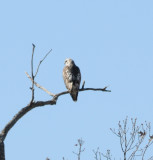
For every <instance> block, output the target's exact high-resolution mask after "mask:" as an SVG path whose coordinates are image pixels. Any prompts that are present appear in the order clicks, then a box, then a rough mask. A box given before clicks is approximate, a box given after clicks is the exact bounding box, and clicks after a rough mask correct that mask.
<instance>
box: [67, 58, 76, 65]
mask: <svg viewBox="0 0 153 160" xmlns="http://www.w3.org/2000/svg"><path fill="white" fill-rule="evenodd" d="M64 64H65V65H66V66H69V67H72V66H73V65H75V63H74V61H73V60H72V59H70V58H67V59H66V60H65V63H64Z"/></svg>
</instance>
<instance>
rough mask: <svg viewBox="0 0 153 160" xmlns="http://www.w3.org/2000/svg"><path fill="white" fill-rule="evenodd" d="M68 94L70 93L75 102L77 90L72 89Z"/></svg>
mask: <svg viewBox="0 0 153 160" xmlns="http://www.w3.org/2000/svg"><path fill="white" fill-rule="evenodd" d="M70 95H71V97H72V99H73V101H75V102H76V101H77V98H78V91H72V92H71V93H70Z"/></svg>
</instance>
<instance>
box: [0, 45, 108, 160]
mask: <svg viewBox="0 0 153 160" xmlns="http://www.w3.org/2000/svg"><path fill="white" fill-rule="evenodd" d="M34 51H35V45H34V44H33V48H32V57H31V76H30V75H29V74H28V73H27V72H26V75H27V76H28V78H29V79H30V80H31V81H32V86H31V92H32V95H31V100H30V102H29V104H28V105H26V106H25V107H23V108H22V109H21V110H20V111H19V112H18V113H17V114H16V115H15V116H14V117H13V118H12V119H11V120H10V121H9V122H8V123H7V124H6V125H5V127H4V128H3V130H2V131H1V132H0V160H5V150H4V141H5V138H6V136H7V134H8V132H9V131H10V129H11V128H12V127H13V126H14V125H15V124H16V123H17V122H18V121H19V119H20V118H22V117H23V116H24V115H25V114H26V113H28V112H29V111H31V110H32V109H34V108H36V107H43V106H45V105H55V104H56V102H57V100H58V97H60V96H61V95H64V94H68V93H69V92H68V91H64V92H61V93H57V94H53V93H51V92H50V91H48V90H47V89H45V88H44V87H42V86H41V85H39V84H38V83H36V82H35V78H36V76H37V74H38V71H39V68H40V65H41V63H42V62H43V61H44V60H45V58H46V57H47V56H48V55H49V54H50V53H51V51H52V50H50V51H49V52H48V53H47V54H46V55H45V56H44V58H43V59H42V60H41V61H40V62H39V64H38V67H37V69H36V72H35V73H34V67H33V61H34V60H33V59H34ZM35 86H37V87H38V88H40V89H42V90H43V91H45V92H46V93H47V94H49V95H50V96H51V97H52V99H51V100H48V101H34V99H35V89H34V87H35ZM87 90H93V91H104V92H110V90H107V87H104V88H84V83H83V86H82V88H81V89H79V92H81V91H87Z"/></svg>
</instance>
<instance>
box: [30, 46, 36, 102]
mask: <svg viewBox="0 0 153 160" xmlns="http://www.w3.org/2000/svg"><path fill="white" fill-rule="evenodd" d="M32 46H33V48H32V57H31V77H32V87H31V90H32V98H31V103H32V102H33V101H34V78H35V77H34V75H33V55H34V51H35V45H34V44H32Z"/></svg>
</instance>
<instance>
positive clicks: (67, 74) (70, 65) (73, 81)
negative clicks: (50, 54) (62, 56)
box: [63, 58, 81, 101]
mask: <svg viewBox="0 0 153 160" xmlns="http://www.w3.org/2000/svg"><path fill="white" fill-rule="evenodd" d="M63 79H64V83H65V86H66V88H67V89H68V91H69V92H70V95H71V97H72V99H73V100H74V101H77V97H78V90H79V87H80V82H81V73H80V69H79V67H77V66H76V65H75V63H74V61H73V60H72V59H69V58H68V59H66V60H65V67H64V69H63Z"/></svg>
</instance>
